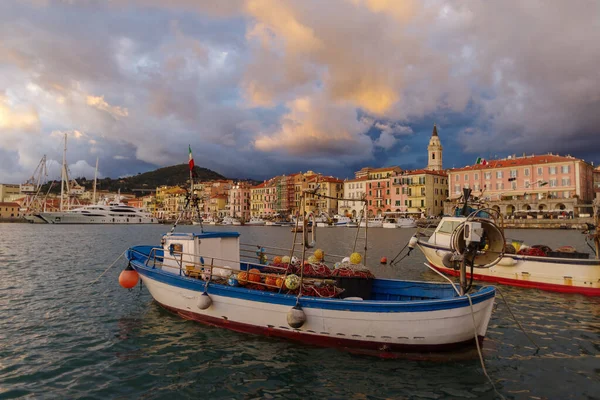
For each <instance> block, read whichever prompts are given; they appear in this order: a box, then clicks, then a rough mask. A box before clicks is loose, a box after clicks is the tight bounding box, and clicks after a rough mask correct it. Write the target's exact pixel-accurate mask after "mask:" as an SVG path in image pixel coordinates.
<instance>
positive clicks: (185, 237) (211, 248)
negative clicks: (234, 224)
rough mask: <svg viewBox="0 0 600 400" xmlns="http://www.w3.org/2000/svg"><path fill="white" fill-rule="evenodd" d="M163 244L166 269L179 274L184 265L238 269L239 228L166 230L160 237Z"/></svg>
mask: <svg viewBox="0 0 600 400" xmlns="http://www.w3.org/2000/svg"><path fill="white" fill-rule="evenodd" d="M162 248H163V250H164V260H163V270H164V271H165V272H172V273H174V274H178V275H179V273H180V270H181V269H185V266H186V265H207V266H209V265H214V266H228V267H229V268H231V269H237V270H239V269H240V234H239V233H238V232H204V233H167V234H165V235H163V237H162ZM165 267H166V268H165Z"/></svg>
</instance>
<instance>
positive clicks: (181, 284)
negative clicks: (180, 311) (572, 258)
mask: <svg viewBox="0 0 600 400" xmlns="http://www.w3.org/2000/svg"><path fill="white" fill-rule="evenodd" d="M152 248H155V247H154V246H135V247H132V248H130V249H129V250H128V251H127V258H128V259H129V261H130V262H131V265H132V267H133V268H134V269H135V270H136V271H137V272H138V273H139V274H140V275H142V276H145V277H147V278H150V279H153V280H155V281H157V282H161V283H164V284H167V285H170V286H174V287H178V288H182V289H186V290H192V291H196V292H203V291H204V288H205V285H206V282H205V281H202V280H199V279H195V278H188V277H186V276H183V275H176V274H173V273H168V272H164V271H163V270H162V269H160V268H154V267H152V266H147V265H146V261H147V260H148V254H149V251H150V249H152ZM157 256H158V254H157ZM415 288H417V289H418V290H419V293H423V292H427V291H430V292H431V293H432V294H433V293H434V292H438V293H439V292H444V293H449V294H450V293H451V294H452V297H447V298H432V299H424V300H399V301H394V300H391V301H390V300H363V301H356V300H344V299H328V298H319V297H308V296H307V297H301V298H300V305H301V306H302V307H304V308H315V309H325V310H338V311H352V312H370V313H397V312H424V311H441V310H452V309H457V308H463V307H469V300H468V298H467V297H466V296H460V297H459V296H457V295H456V293H455V292H454V289H452V287H451V285H450V284H445V283H429V282H419V281H402V280H394V279H375V280H374V283H373V290H374V291H385V292H388V291H390V292H392V291H394V290H395V291H396V292H397V291H402V290H406V291H408V290H411V289H412V290H414V289H415ZM207 292H208V293H209V294H214V295H217V296H224V297H231V298H236V299H241V300H248V301H255V302H260V303H271V304H279V305H286V306H290V307H292V306H294V305H295V304H296V299H297V298H296V296H293V295H287V294H280V293H274V292H266V291H259V290H252V289H246V288H243V287H232V286H226V285H220V284H212V283H209V285H208V289H207ZM385 292H383V293H385ZM409 295H410V294H409ZM495 295H496V290H495V288H494V287H492V286H485V287H481V288H480V289H479V290H478V291H477V292H475V293H472V294H471V295H470V296H471V300H472V302H473V304H478V303H481V302H484V301H486V300H489V299H491V298H494V296H495Z"/></svg>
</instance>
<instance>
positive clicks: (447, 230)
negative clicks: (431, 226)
mask: <svg viewBox="0 0 600 400" xmlns="http://www.w3.org/2000/svg"><path fill="white" fill-rule="evenodd" d="M465 220H466V218H464V217H444V218H442V221H441V222H440V223H439V224H438V226H437V228H436V229H435V231H434V232H433V234H432V235H431V236H430V237H429V243H431V244H437V245H441V246H446V247H450V237H451V236H452V232H454V230H455V229H456V228H457V227H458V226H459V225H460V224H462V223H464V222H465Z"/></svg>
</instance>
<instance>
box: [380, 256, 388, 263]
mask: <svg viewBox="0 0 600 400" xmlns="http://www.w3.org/2000/svg"><path fill="white" fill-rule="evenodd" d="M379 262H380V263H382V264H387V257H381V261H379Z"/></svg>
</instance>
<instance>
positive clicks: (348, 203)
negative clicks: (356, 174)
mask: <svg viewBox="0 0 600 400" xmlns="http://www.w3.org/2000/svg"><path fill="white" fill-rule="evenodd" d="M367 179H368V177H367V176H363V177H362V178H359V179H349V180H345V181H344V191H343V197H344V200H342V201H338V214H340V215H344V216H348V215H350V216H352V217H353V218H356V217H358V216H360V213H361V211H362V210H363V206H364V202H362V201H352V200H353V199H355V200H360V199H363V198H365V191H366V190H367Z"/></svg>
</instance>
